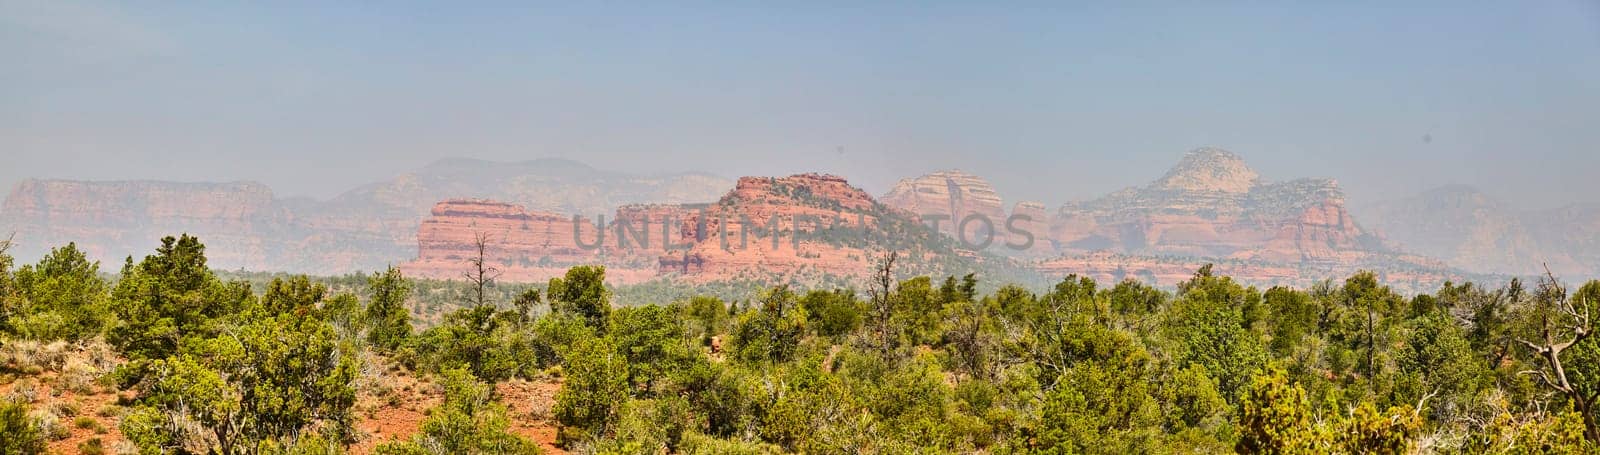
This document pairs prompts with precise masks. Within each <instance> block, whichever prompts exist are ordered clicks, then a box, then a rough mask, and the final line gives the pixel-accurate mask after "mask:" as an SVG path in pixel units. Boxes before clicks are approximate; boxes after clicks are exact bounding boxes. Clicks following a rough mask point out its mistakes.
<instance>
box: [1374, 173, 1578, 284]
mask: <svg viewBox="0 0 1600 455" xmlns="http://www.w3.org/2000/svg"><path fill="white" fill-rule="evenodd" d="M1361 212H1362V213H1363V214H1365V215H1367V216H1368V217H1369V218H1370V219H1371V220H1372V222H1373V226H1374V227H1375V228H1376V229H1377V230H1378V231H1380V232H1382V233H1383V235H1384V236H1386V237H1387V238H1389V239H1390V240H1392V241H1393V242H1394V243H1396V244H1398V245H1400V246H1402V247H1404V248H1406V249H1409V250H1411V251H1415V252H1417V253H1420V254H1425V255H1428V256H1433V257H1437V258H1440V259H1441V260H1444V261H1445V262H1447V263H1449V264H1451V265H1453V266H1456V267H1460V268H1462V269H1465V270H1470V271H1474V272H1480V273H1502V274H1513V275H1534V274H1540V273H1543V272H1544V267H1545V266H1546V265H1548V266H1549V267H1550V271H1552V272H1554V273H1556V274H1559V275H1563V276H1571V277H1574V278H1576V277H1594V276H1600V205H1593V204H1574V205H1568V206H1565V207H1561V208H1556V209H1545V210H1524V209H1518V208H1516V207H1515V206H1514V205H1511V204H1506V203H1504V202H1501V201H1499V200H1497V199H1495V198H1493V197H1491V196H1489V195H1487V194H1485V193H1483V192H1482V191H1480V190H1478V189H1477V188H1475V187H1472V186H1468V185H1447V186H1443V187H1438V188H1434V189H1431V190H1427V191H1423V192H1421V193H1418V194H1415V195H1410V196H1406V197H1402V198H1397V199H1392V200H1386V201H1380V202H1377V203H1373V204H1370V205H1368V206H1365V207H1363V208H1362V210H1361Z"/></svg>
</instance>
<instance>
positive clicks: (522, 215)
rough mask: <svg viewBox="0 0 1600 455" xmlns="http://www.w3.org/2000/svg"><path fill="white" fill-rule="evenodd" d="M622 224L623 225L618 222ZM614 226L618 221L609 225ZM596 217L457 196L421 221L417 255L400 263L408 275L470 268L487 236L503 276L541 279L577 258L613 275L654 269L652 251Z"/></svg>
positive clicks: (442, 274)
mask: <svg viewBox="0 0 1600 455" xmlns="http://www.w3.org/2000/svg"><path fill="white" fill-rule="evenodd" d="M612 227H616V226H612ZM607 232H608V234H614V233H615V232H616V231H615V230H614V229H608V230H607ZM608 234H602V231H601V230H600V228H599V227H598V226H597V225H596V224H595V222H594V221H592V220H591V219H589V218H585V217H581V216H578V215H563V214H556V213H549V212H541V211H529V210H527V209H524V208H523V207H522V206H520V205H516V204H510V203H505V202H495V201H489V200H483V199H452V200H447V201H442V202H439V203H437V204H435V205H434V207H433V210H432V213H431V216H430V217H429V218H428V219H426V220H423V222H422V223H421V225H420V227H419V228H418V229H417V234H416V239H417V251H418V255H417V258H416V259H415V260H412V261H409V262H406V263H405V264H402V265H401V266H400V269H401V270H402V271H404V272H405V273H406V274H407V275H410V276H417V277H426V278H438V279H453V278H459V277H461V276H462V274H463V273H465V272H467V271H468V270H470V269H471V265H470V263H469V262H468V261H469V260H470V259H473V258H476V257H477V254H478V251H477V242H478V240H479V238H480V236H481V237H482V239H483V241H484V246H485V251H484V257H485V258H486V259H487V260H488V262H490V263H491V264H492V266H493V267H494V268H495V269H496V272H497V273H498V274H499V275H500V278H501V279H502V280H506V281H517V282H539V281H544V280H548V279H550V278H552V277H556V276H560V275H561V274H563V273H564V272H565V271H566V269H567V268H568V267H571V266H573V265H578V264H600V265H606V266H607V267H608V269H607V276H608V277H610V278H612V279H613V280H614V281H621V282H629V281H636V279H637V278H648V277H649V276H653V275H654V273H653V272H654V268H653V263H652V260H653V259H654V256H653V255H650V254H649V253H648V252H646V251H644V250H641V249H634V248H622V247H619V246H618V245H617V243H616V242H615V240H614V239H615V237H610V238H608Z"/></svg>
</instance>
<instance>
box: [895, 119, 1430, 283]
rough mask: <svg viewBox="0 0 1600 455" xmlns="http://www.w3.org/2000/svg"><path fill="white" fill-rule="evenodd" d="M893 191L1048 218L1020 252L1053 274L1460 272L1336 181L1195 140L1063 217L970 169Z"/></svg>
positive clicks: (1415, 277) (1420, 275) (1301, 277)
mask: <svg viewBox="0 0 1600 455" xmlns="http://www.w3.org/2000/svg"><path fill="white" fill-rule="evenodd" d="M884 200H885V202H886V203H888V204H890V205H892V206H895V207H896V208H899V209H902V210H906V211H910V212H913V213H917V214H919V215H929V214H933V215H938V216H940V217H945V218H949V217H952V216H954V217H956V218H957V219H959V217H960V216H963V215H966V214H971V213H978V214H983V215H985V216H991V217H993V216H997V215H998V216H1001V217H1002V218H1001V219H1004V217H1009V216H1014V215H1017V214H1023V215H1027V216H1028V217H1029V218H1035V219H1037V217H1042V216H1048V219H1043V220H1037V223H1035V224H1033V225H1031V226H1029V227H1028V228H1027V229H1026V230H1027V231H1029V232H1032V233H1035V234H1037V235H1035V237H1037V238H1038V244H1037V245H1036V246H1035V248H1033V249H1030V250H1029V251H1028V254H1024V255H1021V256H1022V257H1021V258H1019V260H1022V261H1025V262H1027V263H1029V264H1030V265H1028V267H1030V268H1032V269H1034V270H1037V271H1039V272H1040V273H1043V274H1046V275H1052V276H1053V275H1063V274H1068V273H1078V274H1083V275H1088V276H1093V277H1095V278H1097V279H1100V280H1109V281H1117V280H1121V279H1123V278H1140V279H1143V280H1145V281H1147V282H1153V283H1158V284H1162V285H1172V284H1175V283H1176V282H1177V281H1180V280H1182V279H1186V278H1188V276H1189V274H1191V273H1192V272H1193V271H1194V270H1195V269H1196V268H1198V267H1199V266H1201V265H1203V264H1205V263H1217V264H1218V268H1219V270H1222V273H1226V274H1229V275H1233V276H1235V277H1237V278H1240V279H1242V280H1245V281H1248V282H1252V283H1257V284H1299V285H1304V284H1308V283H1309V282H1310V281H1312V280H1318V279H1323V278H1329V277H1336V276H1339V275H1341V274H1345V273H1351V272H1354V271H1355V270H1358V269H1373V270H1378V271H1380V272H1386V273H1389V277H1388V278H1389V279H1390V280H1391V281H1403V282H1410V283H1414V284H1416V285H1417V286H1418V287H1419V288H1426V287H1427V286H1431V285H1435V284H1437V283H1438V282H1441V281H1442V280H1444V279H1452V278H1459V277H1460V274H1459V273H1456V272H1453V271H1452V270H1450V269H1449V267H1447V266H1446V265H1445V264H1443V263H1441V262H1439V261H1435V260H1431V259H1429V258H1427V257H1423V256H1418V255H1414V254H1409V253H1406V252H1403V251H1400V250H1397V249H1395V248H1394V247H1393V245H1390V244H1389V243H1388V242H1385V241H1384V240H1383V239H1382V238H1381V237H1380V236H1378V235H1376V234H1375V233H1374V232H1372V231H1370V230H1368V229H1366V228H1364V227H1363V226H1362V225H1361V224H1360V223H1358V222H1357V221H1356V219H1355V217H1354V216H1352V215H1351V214H1350V213H1349V211H1348V210H1347V209H1346V207H1345V197H1344V193H1343V191H1342V190H1341V189H1340V188H1339V186H1338V183H1337V182H1335V181H1334V180H1332V179H1313V178H1301V179H1294V180H1288V181H1282V182H1274V181H1269V180H1266V179H1263V178H1262V177H1261V176H1260V175H1259V174H1258V173H1257V172H1256V171H1255V170H1253V169H1251V168H1250V167H1249V166H1248V165H1246V164H1245V162H1244V160H1243V159H1242V158H1240V157H1239V156H1238V155H1235V154H1233V153H1232V152H1229V151H1227V150H1223V149H1219V148H1199V149H1194V150H1191V151H1189V152H1188V153H1186V154H1185V155H1184V156H1183V158H1182V159H1181V160H1179V161H1178V163H1177V164H1176V165H1174V166H1173V167H1172V168H1171V169H1170V170H1169V171H1167V172H1166V173H1165V174H1164V175H1163V176H1161V177H1160V178H1158V179H1156V180H1155V181H1152V182H1151V183H1149V184H1146V185H1143V186H1134V187H1129V188H1126V189H1123V190H1120V191H1116V192H1113V193H1111V194H1108V195H1106V196H1103V197H1100V198H1096V199H1092V200H1087V201H1076V202H1068V203H1064V204H1062V205H1061V206H1060V207H1059V208H1058V209H1057V210H1056V211H1055V213H1054V214H1053V215H1045V211H1044V210H1042V208H1043V207H1042V206H1040V205H1039V204H1037V203H1032V202H1018V203H1017V204H1016V205H1015V207H1014V208H1013V209H1012V211H1011V212H1010V213H1009V214H1008V213H1005V212H1004V211H1003V210H1002V209H1001V207H1003V206H1004V201H1003V200H1002V198H1001V197H1000V196H999V195H998V193H995V192H994V191H993V187H992V186H991V185H990V184H989V183H988V182H987V181H984V180H983V179H982V178H980V177H977V176H973V175H970V174H966V173H964V172H960V171H940V172H936V173H932V174H929V175H925V176H922V177H915V178H909V179H905V180H902V181H901V184H900V185H896V187H895V189H894V190H891V191H890V192H889V194H886V195H885V196H884ZM945 207H949V208H948V209H947V208H945ZM1041 231H1042V232H1041ZM950 232H953V231H946V233H950ZM968 234H970V233H968ZM991 250H994V248H991ZM1030 258H1031V259H1030Z"/></svg>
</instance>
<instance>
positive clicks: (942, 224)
mask: <svg viewBox="0 0 1600 455" xmlns="http://www.w3.org/2000/svg"><path fill="white" fill-rule="evenodd" d="M882 200H883V203H884V205H888V206H890V207H894V208H897V209H900V210H903V211H905V212H908V213H911V214H913V215H916V216H917V217H918V218H919V219H922V220H923V221H924V222H927V223H929V225H934V223H937V226H938V228H939V232H941V233H944V234H948V235H955V234H956V232H957V229H958V227H960V226H961V223H962V221H963V220H967V219H968V217H969V216H972V215H980V216H983V217H986V218H987V219H988V220H989V221H990V223H991V224H996V225H998V224H999V223H1002V222H1004V220H1005V219H1006V212H1005V207H1004V202H1003V201H1001V199H1000V193H998V192H996V191H995V189H994V186H993V185H990V184H989V181H988V180H984V179H983V178H981V177H978V176H976V175H972V174H968V173H966V172H962V171H959V170H947V171H939V172H935V173H932V174H928V175H924V176H921V177H915V178H908V179H901V180H900V182H899V183H896V184H895V185H894V187H893V188H891V189H890V190H889V192H888V193H887V194H884V196H883V199H882ZM965 227H966V229H965V231H963V234H964V235H966V238H968V239H976V238H979V236H987V235H989V232H992V231H991V230H990V229H988V227H989V225H985V224H983V223H980V222H977V221H969V222H967V223H966V226H965ZM993 231H1003V229H1001V226H995V229H994V230H993Z"/></svg>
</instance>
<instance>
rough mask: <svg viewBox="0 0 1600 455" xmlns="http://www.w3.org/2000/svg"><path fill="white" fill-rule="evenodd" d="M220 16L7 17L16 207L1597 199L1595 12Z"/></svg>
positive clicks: (0, 2)
mask: <svg viewBox="0 0 1600 455" xmlns="http://www.w3.org/2000/svg"><path fill="white" fill-rule="evenodd" d="M217 3H222V2H148V3H147V2H119V3H92V2H76V1H20V2H19V1H12V0H0V59H3V61H5V62H8V63H7V64H6V65H4V67H3V69H0V154H3V155H4V156H5V157H6V158H5V160H6V161H7V163H6V165H5V166H3V167H0V185H4V186H6V187H9V186H10V185H12V184H14V183H15V182H16V181H18V180H20V179H22V178H28V177H56V178H81V179H135V178H143V179H172V180H188V181H199V180H257V181H262V182H265V183H267V184H270V185H272V186H273V187H274V188H275V189H276V190H277V191H278V192H279V193H281V194H284V195H309V196H314V197H329V196H332V195H334V194H336V193H337V192H338V191H340V190H343V189H347V188H350V187H353V186H355V185H357V184H360V183H365V182H369V181H374V180H378V179H382V178H386V177H388V176H392V175H394V174H397V173H400V172H403V171H405V170H408V169H413V168H416V167H418V166H421V165H423V164H426V163H428V162H430V161H433V160H435V159H438V158H443V157H451V156H463V157H475V158H483V159H493V160H520V159H531V158H538V157H566V158H572V159H578V160H581V161H584V162H587V163H590V164H592V165H594V166H597V167H601V168H607V169H615V170H621V171H630V172H661V171H707V172H713V173H717V174H720V175H724V176H730V177H733V176H739V175H775V174H788V173H794V172H803V171H827V172H834V173H839V174H843V175H845V176H847V177H850V178H851V179H852V181H854V182H857V183H858V184H860V185H862V186H864V187H866V188H868V189H869V190H872V191H874V192H879V191H882V190H884V189H886V188H887V187H888V186H889V185H890V184H892V183H893V181H894V180H895V179H897V178H900V177H904V176H908V175H915V174H919V173H922V172H926V171H931V170H936V169H944V168H961V169H965V170H968V171H971V172H974V173H977V174H980V175H983V176H986V177H989V178H990V179H991V180H993V181H995V183H996V185H997V186H998V187H999V188H1000V190H1001V192H1002V194H1003V195H1004V196H1006V198H1007V199H1008V200H1020V199H1032V200H1041V201H1045V202H1047V203H1050V204H1056V203H1060V202H1063V201H1066V200H1072V199H1081V198H1087V197H1093V196H1096V195H1099V194H1103V193H1106V192H1109V191H1113V190H1116V189H1119V188H1121V187H1124V186H1128V185H1134V184H1141V183H1144V182H1146V181H1149V180H1152V179H1154V178H1156V177H1158V176H1159V175H1160V174H1161V173H1163V172H1164V171H1165V169H1166V168H1167V167H1169V166H1170V165H1171V164H1172V163H1174V162H1175V161H1176V160H1177V159H1178V158H1179V157H1181V156H1182V154H1183V153H1184V152H1185V151H1186V150H1188V149H1191V148H1194V147H1199V146H1218V147H1223V148H1227V149H1230V150H1233V151H1235V152H1236V153H1238V154H1240V155H1242V156H1244V157H1245V158H1246V159H1247V160H1248V161H1249V162H1250V163H1251V164H1252V165H1253V166H1255V167H1256V168H1257V169H1258V170H1259V171H1260V172H1261V173H1262V174H1263V175H1265V176H1267V177H1269V178H1274V179H1287V178H1293V177H1333V178H1337V179H1339V180H1340V182H1341V183H1342V184H1343V185H1344V186H1345V187H1346V189H1347V192H1348V193H1349V194H1350V196H1351V198H1352V199H1354V200H1356V201H1355V202H1357V203H1360V202H1361V201H1364V200H1370V199H1376V198H1381V197H1388V196H1394V195H1398V194H1405V193H1410V192H1415V191H1419V190H1423V189H1426V188H1430V187H1434V186H1438V185H1443V184H1451V183H1466V184H1474V185H1478V186H1479V187H1481V188H1483V189H1485V190H1487V191H1488V192H1489V193H1491V194H1493V195H1495V196H1498V197H1501V198H1503V199H1507V200H1511V201H1518V202H1521V203H1523V204H1525V205H1528V206H1539V207H1543V206H1550V205H1558V204H1564V203H1570V202H1600V196H1597V194H1600V178H1594V175H1595V174H1596V173H1597V171H1600V126H1596V125H1597V124H1600V5H1597V4H1596V3H1595V2H1590V1H1559V0H1556V1H1534V2H1349V4H1340V5H1333V4H1331V3H1333V2H1315V3H1314V2H1283V3H1285V4H1277V5H1267V4H1265V2H1205V3H1209V4H1206V5H1192V4H1189V3H1190V2H1173V3H1172V4H1167V3H1165V2H1149V3H1142V4H1140V5H1138V6H1110V5H1112V4H1113V3H1107V4H1103V5H1093V6H1061V5H1052V4H1051V3H1059V2H1050V3H1045V2H1041V3H1006V2H985V3H983V4H977V2H971V3H939V2H884V3H876V4H874V5H868V6H863V5H858V4H854V3H855V2H840V3H829V2H790V3H788V4H779V3H777V2H770V3H768V4H766V5H742V6H729V5H728V4H727V3H731V2H705V3H693V2H670V3H672V5H670V6H665V5H662V4H660V3H657V4H634V3H620V2H608V3H605V4H598V2H593V3H595V4H584V5H572V4H567V3H571V2H563V3H561V4H542V5H541V4H532V3H529V2H504V3H499V2H490V3H477V4H473V5H445V4H443V3H442V2H433V3H406V2H382V4H383V5H384V6H383V8H382V9H375V8H374V7H372V6H357V5H354V4H353V3H355V2H351V3H352V4H350V5H343V6H340V5H332V3H333V2H304V3H277V2H272V3H270V5H269V4H268V3H265V2H264V3H263V4H258V5H221V4H217ZM583 3H591V2H583ZM662 3H666V2H662ZM1121 3H1124V2H1114V4H1117V5H1120V4H1121ZM1287 3H1296V4H1293V5H1290V4H1287ZM1325 3H1326V4H1325ZM1396 3H1400V5H1398V6H1397V5H1396ZM1179 5H1181V6H1179Z"/></svg>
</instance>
